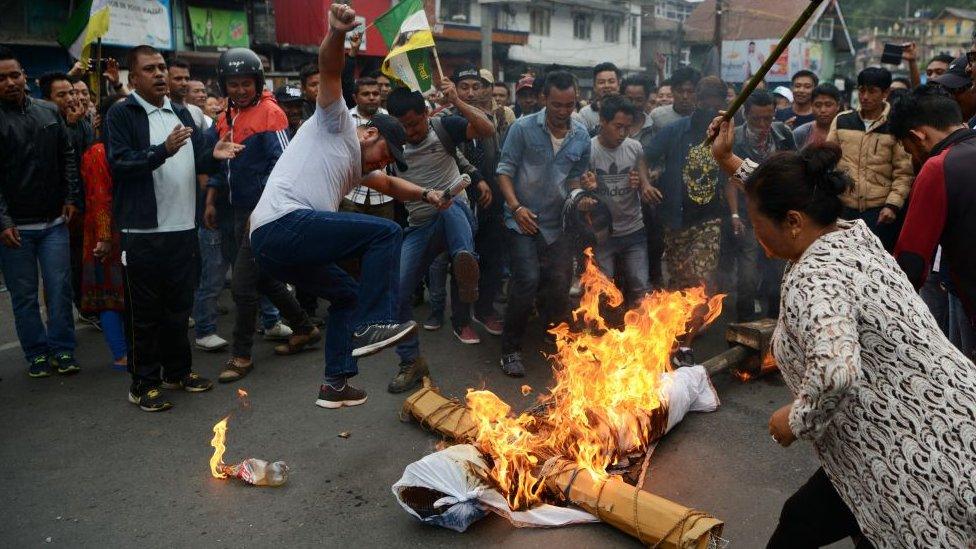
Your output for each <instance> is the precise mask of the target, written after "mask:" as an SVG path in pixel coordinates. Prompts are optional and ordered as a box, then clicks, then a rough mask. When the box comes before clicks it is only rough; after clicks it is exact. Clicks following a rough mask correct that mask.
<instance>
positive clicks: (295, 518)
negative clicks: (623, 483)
mask: <svg viewBox="0 0 976 549" xmlns="http://www.w3.org/2000/svg"><path fill="white" fill-rule="evenodd" d="M223 300H224V302H225V303H226V304H228V305H230V296H229V295H228V294H226V293H225V294H224V296H223ZM425 312H426V309H424V308H421V309H418V310H417V316H418V318H422V317H423V314H424V313H425ZM231 322H232V316H224V317H221V321H220V333H221V334H222V335H224V336H225V337H229V335H230V331H231ZM535 329H536V331H535V332H534V333H535V334H536V336H535V338H534V339H530V341H529V345H528V346H527V347H528V348H532V344H533V343H538V340H539V339H540V338H539V337H538V336H539V335H541V328H540V327H538V326H535ZM722 331H723V330H721V329H720V328H719V327H716V328H714V329H712V330H710V331H709V332H708V333H707V334H706V335H705V336H704V340H703V342H702V343H701V344H700V346H699V347H698V356H699V357H700V358H707V357H708V356H710V355H711V354H713V353H715V352H718V351H719V350H720V349H721V348H723V346H724V344H723V342H722V341H721V338H722ZM77 333H78V341H79V350H78V357H79V360H80V362H81V364H82V367H83V371H82V373H81V374H80V375H77V376H74V377H70V378H62V377H56V376H55V377H52V378H47V379H41V380H35V379H30V378H28V377H27V375H26V367H25V363H24V361H23V357H22V355H21V353H20V349H19V346H18V345H17V343H16V341H17V340H16V335H15V333H14V329H13V322H12V314H11V309H10V303H9V297H8V296H7V294H2V295H0V378H2V381H0V417H2V418H3V422H2V424H0V486H2V487H3V492H4V496H3V497H2V498H0V516H2V517H3V519H2V520H0V546H4V547H34V546H44V547H47V546H54V545H57V546H64V547H121V546H141V547H161V546H170V547H203V546H205V547H208V548H212V547H272V546H275V547H311V546H321V545H323V544H324V545H325V546H327V547H337V546H344V547H372V546H387V547H425V548H427V547H475V546H477V547H483V546H489V545H492V546H502V547H527V546H546V547H560V546H565V547H569V546H572V547H617V546H620V547H636V546H637V545H638V544H637V542H636V541H635V540H634V539H633V538H630V537H627V536H625V535H623V534H621V533H620V532H618V531H617V530H615V529H613V528H612V527H609V526H606V525H602V524H600V525H587V526H572V527H567V528H561V529H551V530H529V529H522V530H519V529H515V528H512V527H511V526H510V525H509V524H508V523H507V522H506V521H505V520H504V519H502V518H499V517H495V516H490V517H487V518H485V519H484V520H482V521H480V522H479V523H476V524H475V525H473V526H472V527H471V528H470V529H469V530H468V531H467V532H466V533H463V534H458V533H455V532H452V531H448V530H443V529H439V528H434V527H428V526H425V525H423V524H420V523H419V522H417V521H415V520H414V519H413V518H412V517H411V516H409V515H408V514H407V513H405V512H404V511H403V510H402V509H400V507H399V506H398V505H397V503H396V502H395V500H394V499H393V496H392V493H391V491H390V487H391V486H392V484H393V483H394V482H395V481H396V480H397V479H398V478H399V477H400V475H401V473H402V471H403V468H404V467H405V466H406V465H407V464H408V463H410V462H412V461H414V460H416V459H419V458H420V457H422V456H424V455H425V454H427V453H429V452H431V451H433V450H434V445H435V443H436V442H437V439H436V437H434V436H432V435H430V434H428V433H425V432H424V431H422V430H421V429H420V428H419V427H418V426H417V425H416V424H414V423H404V422H401V421H400V420H399V419H398V412H399V410H400V407H401V405H402V403H403V398H404V397H403V395H390V394H388V393H387V392H386V390H385V387H386V383H387V381H388V380H389V378H390V377H391V376H392V375H393V374H394V372H395V369H396V355H395V354H394V353H393V352H392V351H387V352H384V353H381V354H379V355H377V356H375V357H371V358H369V359H367V360H363V361H361V363H360V367H361V374H360V376H359V377H358V378H357V379H356V382H357V383H358V385H359V386H360V387H362V388H364V389H366V390H367V391H368V392H369V401H368V402H367V403H366V404H365V405H363V406H360V407H357V408H346V409H342V410H339V411H330V410H324V409H321V408H318V407H316V406H315V405H314V401H315V398H316V396H317V390H318V383H319V380H320V377H321V371H322V355H321V349H317V350H314V351H309V352H306V353H305V354H302V355H298V356H294V357H288V358H280V357H275V356H274V354H273V352H272V345H271V344H270V343H267V342H264V341H260V340H258V342H257V343H256V345H255V355H254V357H255V361H256V365H257V366H256V370H255V371H254V372H253V373H252V374H251V375H250V376H249V377H248V378H246V379H245V380H244V381H243V382H241V383H239V384H236V385H229V386H228V385H220V386H218V387H217V388H216V389H215V390H213V391H211V392H208V393H203V394H196V395H191V394H186V393H176V394H173V395H172V399H173V402H174V403H175V407H174V408H173V409H172V410H170V411H168V412H165V413H161V414H147V413H143V412H141V411H139V410H138V409H137V408H136V407H135V406H133V405H132V404H129V403H128V402H127V401H126V398H125V395H126V391H127V388H128V378H127V376H126V374H124V373H120V372H117V371H113V370H112V369H110V367H109V364H110V355H109V353H108V350H107V347H106V346H105V344H104V341H103V340H102V337H101V334H100V333H99V332H97V331H95V330H94V329H92V328H90V327H80V325H79V330H78V332H77ZM421 337H422V344H423V350H424V353H425V354H426V356H427V357H428V358H429V359H430V361H431V364H432V371H433V374H434V376H435V377H436V381H437V383H438V385H439V386H440V387H441V388H442V389H443V391H444V392H445V393H446V394H448V395H455V396H461V395H463V393H464V389H465V388H466V387H479V388H480V387H488V388H491V389H492V390H494V391H496V392H498V393H499V394H500V395H502V396H503V397H504V398H505V399H507V400H508V402H510V403H512V404H513V406H514V407H515V408H519V407H520V406H526V405H528V404H529V403H530V402H531V399H532V396H529V397H523V396H522V395H521V393H520V392H519V386H520V385H521V384H522V383H523V382H524V383H528V384H529V385H531V386H533V387H536V388H543V387H545V385H546V384H547V382H548V381H549V379H550V375H549V371H548V367H547V365H546V363H545V362H544V360H543V359H542V357H541V356H536V355H533V354H532V353H529V356H530V361H529V374H528V376H527V377H526V378H525V380H524V381H521V380H519V381H516V380H512V379H510V378H507V377H505V376H504V375H502V374H501V372H500V370H499V368H498V366H497V358H498V353H499V343H498V341H497V339H495V338H492V337H491V336H488V335H487V334H485V335H483V338H484V339H483V342H482V344H481V345H475V346H465V345H462V344H461V343H460V342H458V341H457V340H456V339H454V337H453V335H452V334H451V332H450V330H449V329H447V328H445V329H442V330H441V331H440V332H434V333H431V332H426V333H424V334H423V335H422V336H421ZM227 356H228V355H227V354H226V353H225V352H224V353H203V352H200V351H194V360H195V369H196V370H197V371H199V372H200V373H201V374H204V375H208V376H213V377H214V378H215V377H216V374H217V372H218V370H219V368H220V365H221V364H222V362H223V361H224V360H226V359H227ZM238 386H240V387H244V388H246V389H247V390H248V391H250V394H251V403H252V409H251V411H250V413H248V414H244V415H240V416H235V417H233V418H232V419H231V422H230V426H229V432H228V440H227V444H228V451H227V455H226V458H227V460H228V461H231V460H234V459H241V458H245V457H260V458H264V459H268V460H278V459H281V460H285V461H287V462H288V463H289V465H290V467H291V477H290V479H289V482H288V483H287V484H286V485H285V486H283V487H281V488H277V489H271V488H254V487H247V486H243V485H241V484H240V483H238V482H236V481H234V480H230V481H227V480H216V479H213V478H211V477H210V474H209V470H208V465H207V463H208V459H209V458H210V455H211V451H212V450H211V447H210V444H209V442H210V439H211V437H212V427H213V424H214V423H215V422H216V421H217V420H219V419H220V418H221V417H223V416H224V415H225V414H227V412H228V411H231V410H234V409H235V408H236V407H237V403H236V401H237V397H236V394H235V393H236V391H235V390H236V388H237V387H238ZM716 388H717V389H718V392H719V394H720V396H721V398H722V406H721V407H720V408H719V410H718V411H716V412H714V413H711V414H691V415H689V416H688V417H687V418H686V419H685V420H684V422H683V423H682V424H680V425H679V426H678V427H676V428H675V429H674V430H673V431H672V432H671V433H670V434H669V435H668V436H667V437H666V438H665V439H664V440H663V441H662V442H661V443H660V444H659V445H658V447H657V451H656V453H655V455H654V460H653V462H652V465H651V468H650V470H649V475H650V479H649V481H648V483H647V487H648V488H649V489H650V490H651V491H653V492H655V493H657V494H659V495H661V496H664V497H667V498H670V499H673V500H674V501H676V502H679V503H682V504H684V505H687V506H689V507H695V508H698V509H701V510H704V511H707V512H709V513H711V514H713V515H715V516H717V517H719V518H721V519H723V520H725V522H726V526H725V533H724V537H725V538H727V539H728V540H730V541H731V545H730V546H731V547H744V548H753V547H762V546H764V545H765V540H766V539H767V538H768V536H769V534H770V533H771V532H772V530H773V528H774V527H775V524H776V519H777V517H778V514H779V509H780V507H781V505H782V503H783V501H784V500H785V499H786V498H787V497H788V496H789V495H790V494H791V493H792V492H793V491H794V490H795V489H796V488H797V487H799V486H800V485H801V484H802V483H803V482H804V481H805V480H806V479H807V478H808V477H809V476H810V475H811V474H812V473H813V472H814V471H815V470H816V467H817V464H816V459H815V457H814V455H813V452H812V449H811V448H810V447H809V445H806V444H797V445H794V447H792V448H790V449H788V450H784V449H781V448H779V447H778V446H776V445H774V444H773V442H772V441H771V440H770V438H769V435H768V433H767V431H766V423H767V420H768V417H769V415H770V414H771V413H772V411H774V410H775V409H776V408H777V407H778V406H780V405H782V404H784V403H786V402H788V400H789V394H788V391H787V390H786V388H785V387H784V386H783V384H782V382H781V381H780V380H779V378H778V376H776V377H773V378H770V379H763V380H759V381H754V382H750V383H746V384H743V383H740V382H738V381H733V380H731V379H729V378H722V379H719V380H717V381H716ZM341 432H349V433H350V434H351V436H350V437H349V438H340V437H339V436H338V434H339V433H341ZM842 546H845V547H849V546H850V545H848V544H846V543H844V544H843V545H842Z"/></svg>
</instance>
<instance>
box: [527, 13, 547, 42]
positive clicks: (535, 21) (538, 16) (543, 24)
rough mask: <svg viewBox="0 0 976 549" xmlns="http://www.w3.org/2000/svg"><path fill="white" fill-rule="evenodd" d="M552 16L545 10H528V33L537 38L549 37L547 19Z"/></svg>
mask: <svg viewBox="0 0 976 549" xmlns="http://www.w3.org/2000/svg"><path fill="white" fill-rule="evenodd" d="M551 16H552V13H550V11H549V10H547V9H541V8H532V9H530V10H529V32H530V33H531V34H535V35H537V36H549V18H550V17H551Z"/></svg>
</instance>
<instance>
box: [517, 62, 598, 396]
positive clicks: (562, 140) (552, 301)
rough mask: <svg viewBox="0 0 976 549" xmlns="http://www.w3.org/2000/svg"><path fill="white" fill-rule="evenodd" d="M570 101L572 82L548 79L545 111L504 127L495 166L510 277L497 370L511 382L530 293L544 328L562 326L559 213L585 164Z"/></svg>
mask: <svg viewBox="0 0 976 549" xmlns="http://www.w3.org/2000/svg"><path fill="white" fill-rule="evenodd" d="M576 96H577V84H576V79H575V78H574V77H573V75H571V74H569V73H567V72H564V71H555V72H551V73H549V74H548V75H547V76H546V81H545V84H544V85H543V88H542V97H543V98H544V101H545V105H546V107H545V108H544V109H542V110H541V111H539V112H537V113H535V114H532V115H528V116H524V117H522V118H520V119H519V120H517V121H516V122H515V123H514V124H513V125H512V127H511V128H510V129H509V131H508V137H507V138H506V139H505V146H504V148H503V149H502V158H501V161H499V163H498V187H499V189H500V190H501V192H502V196H503V197H504V198H505V226H506V228H507V232H506V236H507V242H508V249H509V253H510V256H511V270H512V279H511V281H510V283H509V288H508V309H507V310H506V311H505V328H504V331H503V332H502V359H501V367H502V371H503V372H505V373H506V374H507V375H510V376H513V377H521V376H523V375H525V366H524V365H523V364H522V357H521V354H520V351H521V346H522V336H523V334H524V333H525V326H526V323H527V322H528V319H529V315H530V314H531V312H532V306H533V304H534V303H535V301H536V300H535V297H536V290H537V289H538V288H540V287H541V288H543V289H544V291H545V293H546V296H545V298H544V299H542V300H540V302H541V303H542V304H543V305H542V309H543V310H540V311H539V313H540V315H541V316H542V320H543V322H544V323H545V325H546V326H548V325H550V324H552V323H555V322H559V321H561V320H563V319H564V318H565V316H566V313H567V310H568V306H569V285H570V281H571V275H572V272H571V271H572V259H573V258H572V250H573V246H572V244H573V243H572V242H571V241H570V239H569V238H567V237H566V236H565V235H564V234H563V230H562V211H563V205H564V204H565V202H566V199H567V198H568V197H569V191H570V190H571V189H575V188H578V187H579V184H580V176H581V175H582V174H583V172H584V171H586V169H587V167H588V166H589V163H590V138H589V134H588V133H587V131H586V128H585V127H584V126H583V124H582V123H580V122H577V121H575V120H573V119H572V114H573V110H574V108H575V106H576ZM542 276H545V278H546V280H540V279H541V278H542Z"/></svg>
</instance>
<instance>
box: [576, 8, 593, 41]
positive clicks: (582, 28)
mask: <svg viewBox="0 0 976 549" xmlns="http://www.w3.org/2000/svg"><path fill="white" fill-rule="evenodd" d="M573 38H576V39H578V40H589V39H590V16H589V15H587V14H585V13H574V14H573Z"/></svg>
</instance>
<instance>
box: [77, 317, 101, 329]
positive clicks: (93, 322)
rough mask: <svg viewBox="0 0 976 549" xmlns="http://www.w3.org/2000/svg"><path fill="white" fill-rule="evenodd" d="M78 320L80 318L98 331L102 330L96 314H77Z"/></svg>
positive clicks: (99, 319)
mask: <svg viewBox="0 0 976 549" xmlns="http://www.w3.org/2000/svg"><path fill="white" fill-rule="evenodd" d="M78 320H81V321H82V322H84V323H86V324H88V325H89V326H91V327H92V328H95V329H96V330H98V331H99V332H101V331H102V319H101V318H99V316H98V315H97V314H79V315H78Z"/></svg>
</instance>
